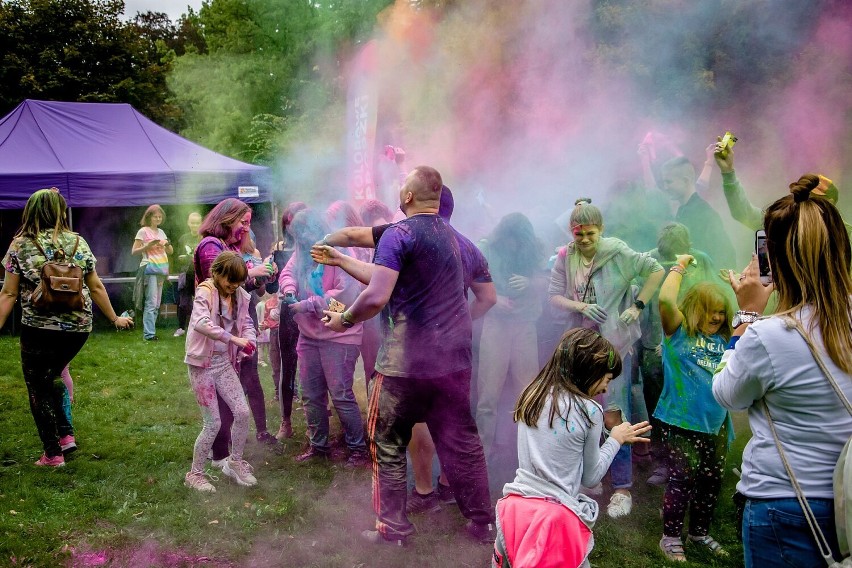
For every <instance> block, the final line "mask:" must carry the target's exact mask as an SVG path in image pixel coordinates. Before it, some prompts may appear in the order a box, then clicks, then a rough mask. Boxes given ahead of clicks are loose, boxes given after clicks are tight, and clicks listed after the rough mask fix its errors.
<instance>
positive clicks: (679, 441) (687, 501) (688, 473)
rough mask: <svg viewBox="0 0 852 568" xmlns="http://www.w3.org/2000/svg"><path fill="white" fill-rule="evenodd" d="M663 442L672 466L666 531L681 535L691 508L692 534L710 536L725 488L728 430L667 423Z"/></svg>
mask: <svg viewBox="0 0 852 568" xmlns="http://www.w3.org/2000/svg"><path fill="white" fill-rule="evenodd" d="M663 443H664V444H665V445H666V448H667V449H668V466H669V484H668V486H667V487H666V493H665V496H664V497H663V534H664V535H665V536H670V537H678V538H680V537H681V533H682V532H683V519H684V517H685V516H686V510H687V509H689V534H690V535H692V536H706V535H707V533H708V532H709V531H710V522H711V521H712V520H713V510H714V509H715V508H716V502H717V501H718V500H719V491H720V490H721V489H722V474H723V473H724V471H725V457H726V454H727V451H728V429H727V428H726V427H725V426H722V429H721V430H720V431H719V433H718V434H705V433H703V432H694V431H692V430H684V429H683V428H678V427H677V426H672V425H671V424H665V423H663Z"/></svg>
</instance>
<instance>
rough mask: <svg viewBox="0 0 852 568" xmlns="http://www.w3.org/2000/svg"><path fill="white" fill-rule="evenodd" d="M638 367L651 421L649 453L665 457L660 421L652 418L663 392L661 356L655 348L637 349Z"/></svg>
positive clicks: (660, 457)
mask: <svg viewBox="0 0 852 568" xmlns="http://www.w3.org/2000/svg"><path fill="white" fill-rule="evenodd" d="M639 369H640V371H641V373H642V394H643V395H644V397H645V408H646V409H647V410H648V420H649V421H650V422H651V426H653V428H652V429H651V455H653V456H654V457H655V458H657V459H665V447H663V444H662V441H661V436H662V426H663V424H662V422H660V421H659V420H657V419H656V418H654V410H655V409H656V408H657V402H658V401H659V400H660V395H661V394H663V383H664V379H663V357H662V355H660V354H658V353H657V350H656V349H654V348H652V349H648V348H647V347H640V349H639Z"/></svg>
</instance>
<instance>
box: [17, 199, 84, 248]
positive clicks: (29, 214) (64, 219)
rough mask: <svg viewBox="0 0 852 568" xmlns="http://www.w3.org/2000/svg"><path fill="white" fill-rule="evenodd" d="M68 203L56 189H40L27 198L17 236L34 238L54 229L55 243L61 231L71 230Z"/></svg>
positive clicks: (53, 238)
mask: <svg viewBox="0 0 852 568" xmlns="http://www.w3.org/2000/svg"><path fill="white" fill-rule="evenodd" d="M67 211H68V204H67V203H66V202H65V198H64V197H62V194H60V193H59V192H58V191H56V190H55V189H39V190H38V191H36V192H35V193H33V194H32V195H30V198H29V199H27V204H26V205H25V206H24V214H23V215H22V218H21V228H20V229H18V232H17V233H16V234H15V237H16V238H17V237H25V238H29V239H34V238H35V237H36V235H38V234H39V233H40V232H42V231H45V230H47V229H53V237H52V240H53V244H56V239H57V237H58V236H59V234H60V233H64V232H66V231H67V232H70V231H71V227H69V226H68V214H67Z"/></svg>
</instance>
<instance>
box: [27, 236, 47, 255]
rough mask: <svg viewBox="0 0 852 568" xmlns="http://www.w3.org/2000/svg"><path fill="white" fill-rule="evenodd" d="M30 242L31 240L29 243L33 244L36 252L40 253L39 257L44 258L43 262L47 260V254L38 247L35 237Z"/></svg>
mask: <svg viewBox="0 0 852 568" xmlns="http://www.w3.org/2000/svg"><path fill="white" fill-rule="evenodd" d="M30 240H31V241H32V242H33V244H34V245H35V246H36V248H37V249H38V252H40V253H41V256H43V257H44V260H47V254H46V253H45V252H44V249H43V248H41V245H40V244H38V237H36V238H34V239H32V238H31V239H30Z"/></svg>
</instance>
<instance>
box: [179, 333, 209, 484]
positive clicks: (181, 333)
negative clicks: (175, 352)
mask: <svg viewBox="0 0 852 568" xmlns="http://www.w3.org/2000/svg"><path fill="white" fill-rule="evenodd" d="M185 333H186V332H185V331H184V330H183V328H182V327H179V328H177V329H176V330H175V334H174V337H180V336H181V335H184V334H185ZM210 487H213V486H212V485H211V486H210Z"/></svg>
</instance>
